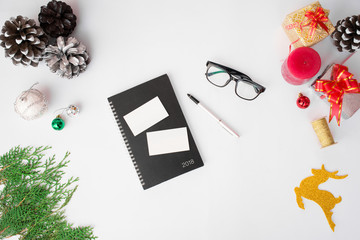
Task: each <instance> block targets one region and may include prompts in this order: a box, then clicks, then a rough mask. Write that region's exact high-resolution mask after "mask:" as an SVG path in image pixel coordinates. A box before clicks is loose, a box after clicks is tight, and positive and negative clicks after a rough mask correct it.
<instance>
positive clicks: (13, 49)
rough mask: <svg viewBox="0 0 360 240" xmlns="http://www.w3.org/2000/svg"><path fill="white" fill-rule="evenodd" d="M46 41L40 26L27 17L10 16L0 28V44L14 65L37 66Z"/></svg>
mask: <svg viewBox="0 0 360 240" xmlns="http://www.w3.org/2000/svg"><path fill="white" fill-rule="evenodd" d="M47 43H48V38H47V37H46V35H45V33H44V31H43V30H42V29H41V27H39V26H36V23H35V20H33V19H28V18H27V17H23V16H17V17H16V18H10V20H8V21H6V22H5V24H4V26H3V27H2V29H1V35H0V45H1V46H2V47H3V48H5V57H9V58H11V59H12V61H13V63H14V64H15V65H18V64H22V65H24V66H29V65H31V66H34V67H36V66H38V64H39V61H41V57H42V54H43V51H44V49H45V47H46V44H47Z"/></svg>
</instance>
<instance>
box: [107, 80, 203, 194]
mask: <svg viewBox="0 0 360 240" xmlns="http://www.w3.org/2000/svg"><path fill="white" fill-rule="evenodd" d="M154 97H159V99H160V101H161V102H162V104H163V105H164V107H165V109H166V111H167V112H168V114H169V116H168V117H166V118H165V119H163V120H161V121H160V122H158V123H156V124H155V125H153V126H151V127H150V128H148V129H147V130H146V131H143V132H142V133H140V134H138V135H136V136H134V134H133V133H132V132H131V129H130V128H129V126H128V125H127V123H126V121H125V120H124V118H123V116H125V115H126V114H128V113H129V112H131V111H133V110H134V109H136V108H138V107H140V106H142V105H143V104H145V103H147V102H148V101H150V100H151V99H153V98H154ZM108 101H109V104H110V107H111V109H112V111H113V113H114V117H115V120H116V122H117V124H118V126H119V129H120V132H121V134H122V136H123V138H124V141H125V144H126V146H127V148H128V151H129V154H130V157H131V160H132V162H133V163H134V167H135V170H136V172H137V174H138V176H139V180H140V183H141V184H142V187H143V188H144V189H148V188H150V187H153V186H155V185H157V184H159V183H162V182H164V181H167V180H169V179H171V178H174V177H176V176H179V175H181V174H183V173H186V172H189V171H191V170H194V169H196V168H199V167H201V166H203V165H204V163H203V161H202V159H201V156H200V154H199V151H198V149H197V147H196V144H195V141H194V139H193V137H192V135H191V132H190V129H189V126H188V124H187V122H186V120H185V117H184V114H183V112H182V110H181V108H180V105H179V102H178V100H177V98H176V95H175V92H174V89H173V87H172V85H171V82H170V79H169V78H168V76H167V75H166V74H165V75H162V76H160V77H158V78H155V79H153V80H150V81H147V82H145V83H143V84H140V85H138V86H135V87H133V88H131V89H128V90H126V91H124V92H121V93H119V94H116V95H114V96H112V97H109V98H108ZM181 127H186V128H187V133H188V140H189V146H190V150H189V151H183V152H176V153H168V154H162V155H155V156H149V152H148V146H147V138H146V132H152V131H160V130H166V129H173V128H181Z"/></svg>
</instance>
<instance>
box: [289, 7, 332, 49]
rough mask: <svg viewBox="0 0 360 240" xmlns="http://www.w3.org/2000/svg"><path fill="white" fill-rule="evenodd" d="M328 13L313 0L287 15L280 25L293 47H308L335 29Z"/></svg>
mask: <svg viewBox="0 0 360 240" xmlns="http://www.w3.org/2000/svg"><path fill="white" fill-rule="evenodd" d="M329 13H330V11H329V10H327V9H323V8H322V7H321V4H320V3H319V2H315V3H313V4H310V5H308V6H306V7H304V8H301V9H299V10H297V11H295V12H292V13H290V14H289V15H287V16H286V18H285V20H284V22H283V24H282V26H283V28H284V30H285V33H286V34H287V36H288V38H289V39H290V41H291V42H292V45H293V47H294V48H297V47H310V46H312V45H314V44H316V43H318V42H320V41H321V40H323V39H324V38H326V37H327V36H329V35H330V34H331V33H332V32H333V31H334V30H335V28H334V26H333V25H332V23H331V21H330V19H329V18H328V15H329Z"/></svg>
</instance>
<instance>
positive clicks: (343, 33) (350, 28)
mask: <svg viewBox="0 0 360 240" xmlns="http://www.w3.org/2000/svg"><path fill="white" fill-rule="evenodd" d="M331 37H332V39H333V40H334V44H335V46H336V47H337V49H338V50H339V51H340V52H342V51H344V50H345V51H348V52H355V51H356V50H359V49H360V15H358V16H356V15H354V16H351V17H347V18H345V19H343V20H339V21H338V22H337V24H336V26H335V31H334V32H333V33H332V34H331Z"/></svg>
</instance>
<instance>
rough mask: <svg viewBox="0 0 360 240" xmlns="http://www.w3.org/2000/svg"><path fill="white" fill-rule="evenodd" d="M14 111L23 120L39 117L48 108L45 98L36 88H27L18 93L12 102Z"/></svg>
mask: <svg viewBox="0 0 360 240" xmlns="http://www.w3.org/2000/svg"><path fill="white" fill-rule="evenodd" d="M14 107H15V112H17V113H18V114H19V115H20V116H21V117H22V118H23V119H25V120H33V119H35V118H38V117H40V116H41V115H42V114H43V113H44V112H45V111H46V110H47V108H48V106H47V99H46V96H45V95H44V94H42V93H41V92H40V91H39V90H37V89H32V88H31V89H29V90H27V91H24V92H22V93H21V94H20V96H19V97H18V98H17V99H16V101H15V103H14Z"/></svg>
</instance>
